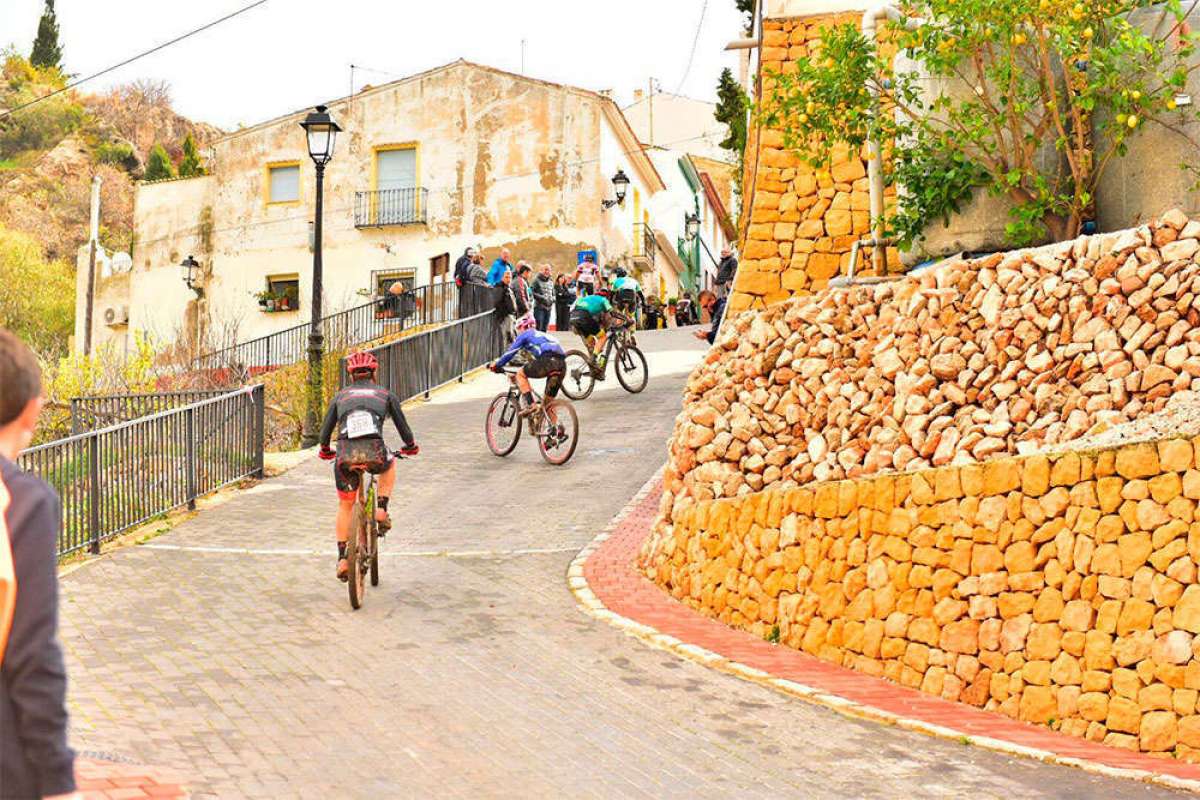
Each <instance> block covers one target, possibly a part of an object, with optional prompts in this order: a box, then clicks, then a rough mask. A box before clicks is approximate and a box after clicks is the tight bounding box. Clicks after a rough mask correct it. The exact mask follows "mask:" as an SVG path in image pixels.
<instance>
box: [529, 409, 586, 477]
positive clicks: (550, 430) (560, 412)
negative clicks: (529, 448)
mask: <svg viewBox="0 0 1200 800" xmlns="http://www.w3.org/2000/svg"><path fill="white" fill-rule="evenodd" d="M550 410H553V411H554V415H555V417H557V418H558V425H557V426H555V425H551V424H550V414H549V411H550ZM542 414H543V415H545V418H544V420H543V422H542V430H543V431H544V432H543V433H542V434H540V435H539V436H538V449H539V450H540V451H541V452H542V458H544V459H546V461H548V462H550V463H551V464H553V465H555V466H556V467H560V466H562V465H563V464H565V463H567V462H568V461H570V460H571V456H573V455H575V447H576V446H577V445H578V444H579V416H578V415H577V414H576V413H575V406H573V405H571V404H570V403H568V402H566V401H565V400H559V399H557V398H555V399H554V400H548V401H546V406H545V410H543V411H542ZM559 428H561V429H562V433H561V435H560V434H559V432H558V429H559Z"/></svg>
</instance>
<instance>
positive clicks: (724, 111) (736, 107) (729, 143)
mask: <svg viewBox="0 0 1200 800" xmlns="http://www.w3.org/2000/svg"><path fill="white" fill-rule="evenodd" d="M749 104H750V99H749V98H748V97H747V96H746V90H745V89H743V88H742V85H741V84H740V83H738V82H737V81H736V80H734V78H733V73H732V72H730V71H729V68H728V67H726V68H725V69H723V70H721V79H720V80H719V81H718V82H717V111H716V117H717V121H719V122H723V123H725V126H726V127H727V128H729V135H728V136H726V137H725V140H724V141H722V142H721V147H722V148H724V149H725V150H728V151H730V152H731V153H733V154H734V155H735V156H737V157H738V158H739V159H740V158H741V157H742V155H743V154H744V153H745V152H746V111H747V109H748V108H749Z"/></svg>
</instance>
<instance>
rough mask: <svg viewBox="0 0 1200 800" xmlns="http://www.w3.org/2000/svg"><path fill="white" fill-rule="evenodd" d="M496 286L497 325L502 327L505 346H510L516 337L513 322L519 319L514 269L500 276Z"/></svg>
mask: <svg viewBox="0 0 1200 800" xmlns="http://www.w3.org/2000/svg"><path fill="white" fill-rule="evenodd" d="M496 288H497V289H498V290H499V293H498V295H497V296H496V325H497V326H498V327H499V328H500V337H501V338H502V339H503V340H504V346H505V347H508V346H509V345H510V344H512V343H513V339H515V338H516V333H515V331H514V330H513V323H515V322H516V319H517V297H516V293H515V292H514V290H513V274H512V270H508V271H506V272H505V273H504V274H503V275H501V276H500V285H499V286H497V287H496Z"/></svg>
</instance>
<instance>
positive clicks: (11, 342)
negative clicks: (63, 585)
mask: <svg viewBox="0 0 1200 800" xmlns="http://www.w3.org/2000/svg"><path fill="white" fill-rule="evenodd" d="M0 387H3V389H2V390H0V546H9V547H11V550H12V560H13V571H14V573H15V577H16V584H17V594H16V602H15V605H14V607H13V608H12V609H11V613H12V617H11V627H10V628H9V635H8V641H7V644H6V646H5V647H4V648H3V661H2V662H0V796H2V797H4V798H6V800H7V798H13V799H14V800H26V798H28V800H35V798H64V797H78V795H75V794H73V793H74V792H75V753H74V751H73V750H71V748H70V747H68V746H67V707H66V694H67V671H66V667H65V666H64V665H63V655H62V650H61V648H60V647H59V644H58V634H57V630H58V564H57V560H56V550H57V544H58V532H59V526H60V517H61V506H60V505H59V501H58V496H57V495H55V493H54V490H53V489H51V488H50V487H49V486H47V485H46V484H45V483H44V482H42V481H41V480H39V479H38V478H36V477H34V476H33V475H29V474H27V473H25V472H22V471H21V468H20V467H18V466H17V465H16V463H15V462H16V460H17V456H18V455H19V454H20V452H21V451H22V450H24V449H25V448H26V447H27V446H28V445H29V443H30V442H31V441H32V440H33V431H34V428H36V427H37V420H38V414H39V413H40V412H41V409H42V385H41V371H40V370H39V368H38V364H37V359H36V358H35V357H34V355H33V353H32V352H31V351H30V350H29V348H28V347H26V346H25V345H24V344H23V343H22V342H21V340H20V339H18V338H17V337H16V336H14V335H13V334H12V333H10V332H9V331H7V330H5V329H3V328H0ZM0 613H6V612H5V610H3V609H0ZM6 616H7V614H6ZM2 629H3V625H0V630H2Z"/></svg>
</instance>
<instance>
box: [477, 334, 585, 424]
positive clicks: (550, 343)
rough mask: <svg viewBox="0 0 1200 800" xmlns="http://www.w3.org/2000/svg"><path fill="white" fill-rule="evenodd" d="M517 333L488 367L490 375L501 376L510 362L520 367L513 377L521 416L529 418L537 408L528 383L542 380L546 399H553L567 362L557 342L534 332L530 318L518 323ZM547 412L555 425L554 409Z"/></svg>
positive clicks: (551, 337) (552, 338) (549, 336)
mask: <svg viewBox="0 0 1200 800" xmlns="http://www.w3.org/2000/svg"><path fill="white" fill-rule="evenodd" d="M517 330H518V331H519V335H518V336H517V338H516V339H515V340H513V343H512V344H511V345H510V346H509V348H508V350H506V351H505V353H504V355H502V356H500V358H498V359H497V360H496V361H495V363H493V364H492V365H491V370H492V372H501V371H503V369H504V367H505V366H506V365H507V364H508V363H510V362H514V363H521V364H522V366H521V368H520V369H519V370H517V373H516V378H517V386H518V387H519V388H520V390H521V399H522V400H524V402H525V408H524V409H523V410H522V411H521V413H522V415H524V416H529V415H530V414H532V413H533V412H535V411H536V410H537V406H536V405H535V404H534V402H533V390H532V389H531V388H530V386H529V379H530V378H545V379H546V392H545V394H546V398H547V399H553V398H555V397H557V396H558V390H559V388H561V387H562V379H563V375H564V374H566V371H567V360H566V353H565V352H564V351H563V348H562V345H561V344H559V343H558V340H557V339H555V338H554V337H553V336H551V335H550V334H548V333H543V332H542V331H539V330H537V328H536V323H535V322H534V320H533V318H532V317H523V318H522V319H521V321H520V322H518V323H517ZM518 359H520V361H518ZM522 362H523V363H522ZM547 411H548V413H549V415H550V421H551V422H555V423H556V422H558V420H557V419H556V418H555V414H554V408H553V406H551V407H550V408H549V409H547Z"/></svg>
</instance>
